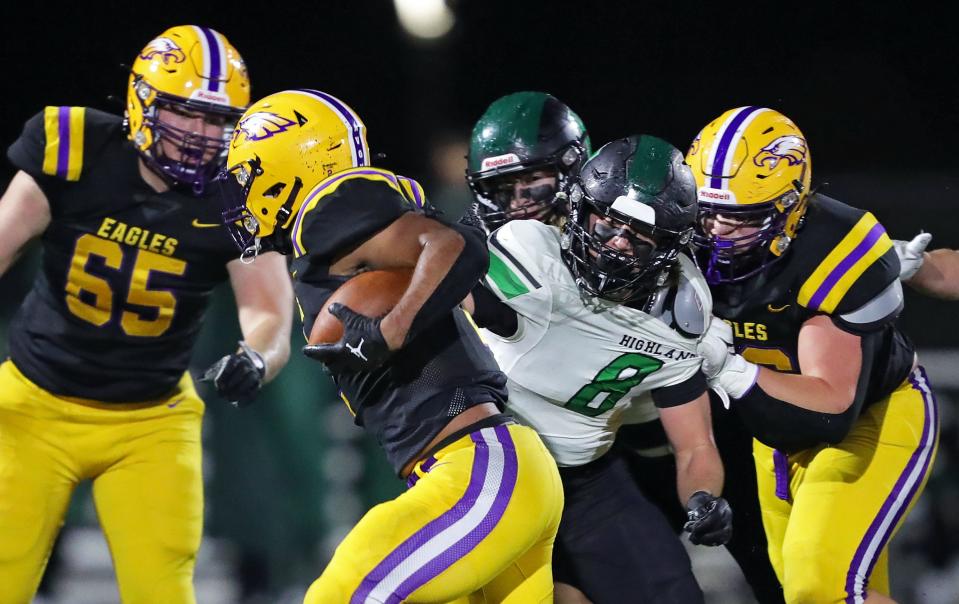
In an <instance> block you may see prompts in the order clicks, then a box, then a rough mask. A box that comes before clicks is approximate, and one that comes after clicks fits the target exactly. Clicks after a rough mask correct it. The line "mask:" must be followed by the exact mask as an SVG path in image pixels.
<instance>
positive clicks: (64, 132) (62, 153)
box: [57, 107, 70, 178]
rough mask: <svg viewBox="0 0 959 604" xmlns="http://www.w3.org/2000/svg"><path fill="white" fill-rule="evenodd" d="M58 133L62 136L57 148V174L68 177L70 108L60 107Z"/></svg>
mask: <svg viewBox="0 0 959 604" xmlns="http://www.w3.org/2000/svg"><path fill="white" fill-rule="evenodd" d="M57 134H59V136H60V147H59V148H58V149H57V176H59V177H60V178H66V177H67V170H68V169H69V168H70V166H69V164H70V108H69V107H60V109H59V111H58V112H57Z"/></svg>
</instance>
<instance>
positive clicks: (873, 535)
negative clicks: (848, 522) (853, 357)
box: [846, 367, 939, 604]
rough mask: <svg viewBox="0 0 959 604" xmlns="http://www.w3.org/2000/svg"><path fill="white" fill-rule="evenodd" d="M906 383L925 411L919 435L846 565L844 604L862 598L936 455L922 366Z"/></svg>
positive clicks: (934, 406)
mask: <svg viewBox="0 0 959 604" xmlns="http://www.w3.org/2000/svg"><path fill="white" fill-rule="evenodd" d="M909 383H910V384H911V385H912V387H913V389H915V390H917V391H919V393H920V394H921V395H922V401H923V406H924V411H925V416H924V421H923V425H922V436H921V437H920V438H919V444H918V445H917V447H916V450H915V451H913V453H912V456H911V457H910V458H909V462H908V463H907V464H906V468H905V469H904V470H903V471H902V473H901V474H900V475H899V479H898V480H897V481H896V484H895V486H894V487H893V488H892V491H891V492H890V493H889V496H888V497H887V498H886V500H885V501H884V502H883V504H882V507H881V508H880V509H879V513H878V514H877V515H876V517H875V518H874V519H873V521H872V524H870V525H869V529H868V530H867V531H866V535H865V536H864V537H863V539H862V541H861V542H860V543H859V547H858V548H857V549H856V553H855V555H854V556H853V559H852V564H850V565H849V571H848V572H847V573H846V602H847V604H857V603H861V602H862V601H863V598H864V597H865V591H866V588H867V586H868V579H869V577H870V575H872V570H873V567H874V566H875V565H876V561H877V560H878V559H879V554H880V553H881V552H882V550H883V548H885V547H886V544H887V543H888V542H889V539H890V537H892V534H893V532H895V530H896V527H897V526H898V524H899V521H900V520H901V519H902V517H903V515H904V514H905V513H906V510H907V509H908V508H909V504H910V503H911V502H912V501H913V499H915V497H916V494H917V493H918V492H919V488H920V487H921V486H922V483H923V480H924V478H925V476H926V475H927V474H928V473H929V468H930V467H931V465H932V460H933V458H934V457H935V448H936V443H937V442H938V440H939V417H938V403H937V402H936V397H935V395H933V393H932V390H931V389H930V388H929V379H928V377H927V376H926V371H925V369H923V368H922V367H917V368H916V369H915V370H914V371H913V372H912V374H911V375H910V376H909ZM893 510H894V511H893ZM890 512H892V514H890ZM877 538H878V541H877Z"/></svg>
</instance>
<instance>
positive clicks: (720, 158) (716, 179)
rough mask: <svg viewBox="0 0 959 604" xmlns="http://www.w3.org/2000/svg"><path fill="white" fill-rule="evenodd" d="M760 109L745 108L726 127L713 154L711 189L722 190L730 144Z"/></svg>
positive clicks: (753, 106)
mask: <svg viewBox="0 0 959 604" xmlns="http://www.w3.org/2000/svg"><path fill="white" fill-rule="evenodd" d="M760 109H762V107H757V106H755V105H751V106H749V107H743V108H742V109H741V110H740V112H739V113H738V114H737V115H736V117H734V118H733V119H732V121H730V122H729V124H728V125H727V126H726V131H725V132H723V135H722V137H721V138H720V139H719V146H718V147H717V148H716V151H715V152H714V153H713V167H712V169H711V170H710V174H712V175H713V176H711V177H710V182H709V186H710V187H712V188H714V189H720V188H722V186H723V182H722V178H720V177H721V176H722V175H723V166H724V165H725V163H726V154H727V153H728V152H729V143H731V142H732V140H733V136H735V134H736V131H737V130H739V127H740V126H742V124H743V122H745V121H746V118H748V117H749V116H750V115H752V114H753V113H755V112H756V111H759V110H760Z"/></svg>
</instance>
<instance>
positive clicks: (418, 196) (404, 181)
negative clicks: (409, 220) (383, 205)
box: [397, 175, 426, 208]
mask: <svg viewBox="0 0 959 604" xmlns="http://www.w3.org/2000/svg"><path fill="white" fill-rule="evenodd" d="M397 178H399V181H400V186H402V187H403V191H404V193H405V194H406V198H407V199H409V200H410V201H412V202H413V205H415V206H416V207H418V208H422V207H423V204H424V203H425V202H426V192H425V191H424V190H423V185H421V184H420V183H418V182H416V181H415V180H413V179H412V178H407V177H406V176H399V175H397Z"/></svg>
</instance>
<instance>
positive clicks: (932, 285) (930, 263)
mask: <svg viewBox="0 0 959 604" xmlns="http://www.w3.org/2000/svg"><path fill="white" fill-rule="evenodd" d="M907 283H908V284H909V285H910V286H911V287H912V288H914V289H916V290H917V291H919V292H921V293H923V294H925V295H927V296H932V297H934V298H942V299H944V300H959V250H950V249H940V250H933V251H931V252H926V253H925V259H924V260H923V262H922V266H921V267H919V271H918V272H916V274H915V275H914V276H913V277H912V279H910V280H909V281H907Z"/></svg>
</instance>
